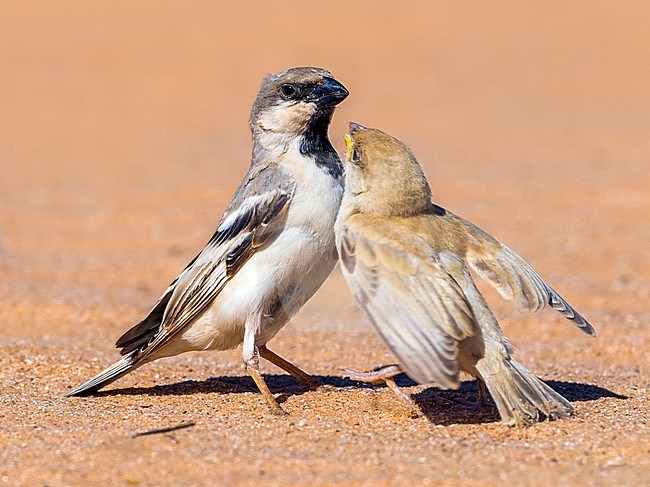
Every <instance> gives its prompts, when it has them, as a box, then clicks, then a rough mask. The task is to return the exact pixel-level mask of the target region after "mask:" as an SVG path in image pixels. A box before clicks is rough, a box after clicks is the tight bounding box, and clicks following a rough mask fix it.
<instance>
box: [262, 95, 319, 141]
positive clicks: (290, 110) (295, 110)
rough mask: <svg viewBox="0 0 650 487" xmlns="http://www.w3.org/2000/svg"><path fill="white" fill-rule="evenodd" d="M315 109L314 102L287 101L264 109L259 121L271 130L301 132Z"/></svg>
mask: <svg viewBox="0 0 650 487" xmlns="http://www.w3.org/2000/svg"><path fill="white" fill-rule="evenodd" d="M315 110H316V106H315V105H314V104H313V103H304V102H286V101H285V102H282V103H280V104H279V105H274V106H272V107H270V108H268V109H266V110H264V112H262V114H261V115H260V117H259V119H258V122H257V123H258V124H259V125H260V126H261V128H262V129H263V130H268V131H270V132H282V133H293V134H300V133H302V132H304V130H305V128H306V127H307V123H309V119H310V118H311V117H312V115H313V114H314V111H315Z"/></svg>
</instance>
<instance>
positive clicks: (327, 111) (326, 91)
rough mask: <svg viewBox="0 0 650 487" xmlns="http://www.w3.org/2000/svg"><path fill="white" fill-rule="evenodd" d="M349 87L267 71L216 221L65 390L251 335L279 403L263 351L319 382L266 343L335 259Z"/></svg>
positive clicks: (252, 367) (309, 71)
mask: <svg viewBox="0 0 650 487" xmlns="http://www.w3.org/2000/svg"><path fill="white" fill-rule="evenodd" d="M348 94H349V92H348V90H347V89H346V88H345V87H344V86H343V85H342V84H341V83H340V82H339V81H337V80H336V79H335V78H334V77H333V76H332V73H331V72H330V71H328V70H325V69H321V68H315V67H296V68H291V69H288V70H285V71H282V72H279V73H276V74H273V75H268V76H266V77H264V79H263V80H262V83H261V87H260V90H259V92H258V94H257V97H256V99H255V101H254V103H253V107H252V110H251V115H250V119H249V125H250V130H251V134H252V142H253V148H252V157H251V164H250V167H249V169H248V172H247V173H246V175H245V177H244V179H243V181H242V182H241V184H240V185H239V187H238V189H237V190H236V192H235V194H234V196H233V199H232V201H231V203H230V204H229V206H228V207H227V209H226V210H225V213H224V214H223V216H222V217H221V220H220V221H219V223H218V225H217V228H216V230H215V232H214V234H213V235H212V237H211V238H210V240H209V241H208V243H207V244H206V246H205V248H203V250H201V251H200V252H199V253H198V255H197V256H196V257H195V258H194V259H193V260H192V261H191V262H190V263H189V264H188V265H187V267H185V269H184V270H183V271H182V272H181V273H180V274H179V275H178V277H176V279H174V281H173V282H172V283H171V285H170V286H169V287H167V289H166V290H165V291H164V292H163V293H162V295H161V296H160V298H159V299H158V301H157V302H156V303H155V304H154V306H153V308H152V309H151V311H150V312H149V314H148V315H147V316H146V317H145V318H144V319H143V320H142V321H141V322H139V323H138V324H137V325H135V326H133V327H132V328H131V329H129V330H128V331H127V332H126V333H124V334H123V335H122V336H121V337H120V338H119V339H118V340H117V342H116V346H117V348H119V349H120V353H121V355H123V357H122V358H121V359H120V360H118V361H117V362H115V363H114V364H113V365H111V366H109V367H108V368H106V369H105V370H103V371H102V372H100V373H99V374H97V375H96V376H95V377H93V378H91V379H90V380H88V381H87V382H85V383H83V384H82V385H80V386H79V387H77V388H75V389H73V390H71V391H70V392H68V393H67V394H66V395H67V396H79V395H86V394H90V393H94V392H95V391H98V390H99V389H101V388H103V387H105V386H106V385H108V384H110V383H112V382H113V381H115V380H117V379H119V378H120V377H122V376H124V375H126V374H128V373H129V372H131V371H133V370H135V369H137V368H139V367H141V366H142V365H144V364H147V363H149V362H152V361H154V360H157V359H160V358H163V357H169V356H174V355H177V354H180V353H183V352H188V351H201V350H227V349H233V348H236V347H238V346H239V345H242V359H243V363H244V366H245V368H246V370H247V372H248V373H249V374H250V376H251V377H252V379H253V380H254V382H255V384H256V385H257V387H258V388H259V390H260V392H261V394H262V396H263V398H264V399H265V401H266V403H267V404H268V406H269V408H270V410H271V411H272V412H274V413H277V414H285V411H284V410H283V408H282V407H281V406H280V405H279V404H278V402H277V400H276V399H275V398H274V396H273V395H272V394H271V392H270V391H269V388H268V386H267V384H266V383H265V381H264V379H263V377H262V375H261V374H260V369H259V358H260V357H262V358H264V359H267V360H269V361H270V362H272V363H274V364H275V365H277V366H279V367H280V368H282V369H284V370H285V371H287V372H288V373H290V374H291V375H293V376H294V377H296V378H297V379H299V380H300V381H302V382H303V383H305V384H306V385H307V386H309V387H310V388H312V389H314V388H316V387H318V385H319V382H318V381H317V380H316V379H314V378H312V377H311V376H309V375H308V374H307V373H305V372H303V371H302V370H301V369H299V368H298V367H296V366H295V365H293V364H291V363H290V362H288V361H287V360H285V359H283V358H282V357H280V356H279V355H277V354H276V353H274V352H272V351H271V350H269V349H268V348H267V342H268V341H269V340H271V339H272V338H273V337H274V336H275V335H276V334H277V333H278V332H279V331H280V329H281V328H282V327H283V326H284V325H285V324H286V323H287V322H288V321H289V319H290V318H291V317H292V316H293V315H294V314H295V313H296V312H297V311H298V310H299V309H300V308H301V307H302V306H303V305H304V304H305V303H306V302H307V300H309V299H310V298H311V297H312V296H313V295H314V293H315V292H316V291H317V290H318V289H319V288H320V286H321V285H322V284H323V282H324V281H325V280H326V278H327V277H328V276H329V274H330V272H331V271H332V269H333V268H334V266H335V265H336V263H337V260H338V256H337V253H336V248H335V242H334V222H335V220H336V215H337V213H338V209H339V206H340V203H341V198H342V196H343V187H342V174H343V166H342V163H341V160H340V158H339V156H338V154H337V153H336V151H335V150H334V148H333V147H332V144H331V142H330V140H329V135H328V130H329V125H330V122H331V119H332V116H333V114H334V111H335V108H336V106H337V105H338V104H339V103H341V102H342V101H343V100H345V98H346V97H347V96H348Z"/></svg>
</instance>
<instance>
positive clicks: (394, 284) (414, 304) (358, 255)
mask: <svg viewBox="0 0 650 487" xmlns="http://www.w3.org/2000/svg"><path fill="white" fill-rule="evenodd" d="M340 258H341V263H342V266H343V268H344V269H343V271H344V273H345V274H347V275H346V277H347V281H348V284H349V286H350V289H351V290H352V293H353V295H354V296H355V299H356V301H357V303H358V304H359V306H360V307H361V308H362V309H363V310H364V311H365V313H366V315H367V316H368V318H369V319H370V321H372V323H373V324H374V325H375V327H376V328H377V330H378V331H379V333H380V334H381V335H382V337H383V338H384V340H385V341H386V343H387V344H388V346H389V347H390V348H391V350H392V351H393V352H394V353H395V355H397V357H398V358H399V360H400V362H401V364H402V366H403V368H404V370H405V371H406V372H407V373H408V374H409V376H411V378H413V379H414V380H416V381H418V382H421V383H427V382H436V383H438V384H439V385H440V386H442V387H445V388H457V387H458V384H459V381H458V372H459V369H458V361H457V357H458V342H459V341H460V340H463V339H465V338H467V337H470V336H473V335H475V334H476V332H477V325H476V323H475V317H474V315H473V313H472V310H471V308H470V306H469V305H468V304H467V301H466V298H465V295H464V293H463V291H462V289H461V287H460V286H459V285H458V283H457V282H456V281H455V280H454V278H453V277H452V276H451V275H450V274H449V273H448V272H447V271H446V270H445V267H444V265H443V263H442V262H441V260H440V259H439V257H438V256H437V255H436V254H435V252H433V251H432V250H431V248H430V247H429V246H427V245H426V244H425V243H424V241H422V240H421V239H420V237H418V236H417V235H414V234H411V233H408V232H401V231H400V230H399V229H396V228H394V227H392V226H390V225H381V224H374V225H373V224H372V223H367V222H363V221H359V219H358V218H355V217H351V218H349V219H348V220H347V221H346V222H345V223H344V224H343V229H342V231H341V233H340Z"/></svg>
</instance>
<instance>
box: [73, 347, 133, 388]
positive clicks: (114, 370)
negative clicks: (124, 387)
mask: <svg viewBox="0 0 650 487" xmlns="http://www.w3.org/2000/svg"><path fill="white" fill-rule="evenodd" d="M134 355H135V352H131V353H130V354H128V355H126V356H124V357H123V358H122V359H121V360H118V361H117V362H115V363H114V364H113V365H111V366H110V367H107V368H106V369H104V370H102V371H101V372H100V373H99V374H97V375H96V376H95V377H93V378H92V379H89V380H88V381H86V382H84V383H83V384H81V385H80V386H79V387H77V388H76V389H72V390H71V391H70V392H68V393H67V394H66V395H65V397H69V396H84V395H86V394H90V393H92V392H96V391H98V390H99V389H101V388H102V387H104V386H107V385H108V384H110V383H111V382H113V381H116V380H117V379H119V378H120V377H122V376H125V375H126V374H128V373H129V372H131V371H132V370H135V369H137V368H138V367H140V366H141V365H143V363H141V362H138V363H133V356H134Z"/></svg>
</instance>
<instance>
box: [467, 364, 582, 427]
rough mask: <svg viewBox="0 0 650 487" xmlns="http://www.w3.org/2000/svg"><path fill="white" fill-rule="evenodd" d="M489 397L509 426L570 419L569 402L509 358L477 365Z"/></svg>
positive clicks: (571, 410)
mask: <svg viewBox="0 0 650 487" xmlns="http://www.w3.org/2000/svg"><path fill="white" fill-rule="evenodd" d="M476 369H477V370H478V371H479V373H480V374H481V378H482V379H483V381H484V382H485V385H486V386H487V388H488V390H489V391H490V395H491V396H492V398H493V399H494V402H495V403H496V405H497V408H498V409H499V414H500V415H501V420H502V422H503V423H504V424H507V425H508V426H524V425H527V424H533V423H536V422H538V421H539V420H540V415H542V416H544V417H546V418H548V419H558V418H563V417H565V416H569V415H570V414H571V413H572V412H573V406H571V403H569V401H567V400H566V399H564V398H563V397H562V396H561V395H560V394H558V393H557V392H555V391H554V390H553V389H551V388H550V387H549V386H547V385H546V384H544V382H542V381H541V380H540V379H538V378H537V377H535V376H534V375H533V374H532V373H531V372H530V371H529V370H527V369H526V368H525V367H524V366H523V365H521V364H520V363H519V362H517V361H516V360H514V359H512V358H504V357H500V358H496V357H494V358H492V359H491V360H490V359H488V357H485V358H484V359H482V360H480V361H479V362H478V363H477V364H476Z"/></svg>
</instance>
